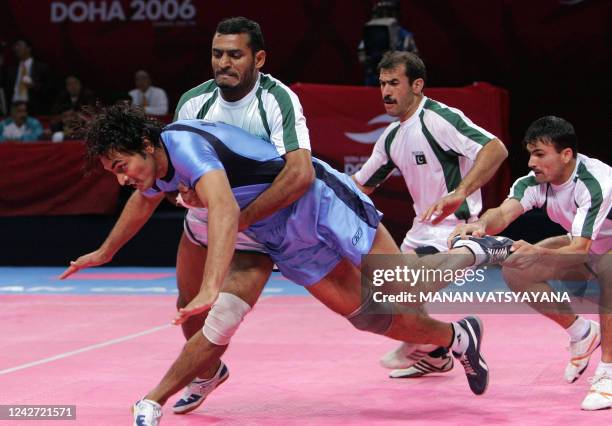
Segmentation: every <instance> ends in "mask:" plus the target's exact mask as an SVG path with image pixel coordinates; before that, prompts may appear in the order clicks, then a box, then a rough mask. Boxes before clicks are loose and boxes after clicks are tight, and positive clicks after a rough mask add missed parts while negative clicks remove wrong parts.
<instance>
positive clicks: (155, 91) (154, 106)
mask: <svg viewBox="0 0 612 426" xmlns="http://www.w3.org/2000/svg"><path fill="white" fill-rule="evenodd" d="M134 84H135V85H136V88H135V89H134V90H130V96H131V97H132V105H137V106H140V107H142V108H143V109H144V112H145V113H146V114H149V115H166V114H168V96H166V92H165V91H164V89H161V88H159V87H155V86H152V85H151V76H150V75H149V73H148V72H147V71H144V70H140V71H136V74H134Z"/></svg>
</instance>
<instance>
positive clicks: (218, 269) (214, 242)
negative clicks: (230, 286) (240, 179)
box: [202, 201, 240, 293]
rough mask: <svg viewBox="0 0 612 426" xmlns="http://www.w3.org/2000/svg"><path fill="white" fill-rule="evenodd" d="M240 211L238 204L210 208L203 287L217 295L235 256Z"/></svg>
mask: <svg viewBox="0 0 612 426" xmlns="http://www.w3.org/2000/svg"><path fill="white" fill-rule="evenodd" d="M239 214H240V209H239V207H238V205H237V204H236V202H235V201H234V202H228V203H222V204H220V203H213V204H210V205H209V206H208V254H207V256H206V263H205V265H204V276H203V280H202V286H206V287H208V289H209V290H212V291H214V292H215V293H217V292H218V291H219V289H220V288H221V284H222V283H223V279H224V278H225V275H226V273H227V270H228V268H229V265H230V262H231V260H232V257H233V254H234V245H235V243H236V234H237V232H238V217H239Z"/></svg>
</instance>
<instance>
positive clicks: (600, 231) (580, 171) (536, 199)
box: [508, 154, 612, 254]
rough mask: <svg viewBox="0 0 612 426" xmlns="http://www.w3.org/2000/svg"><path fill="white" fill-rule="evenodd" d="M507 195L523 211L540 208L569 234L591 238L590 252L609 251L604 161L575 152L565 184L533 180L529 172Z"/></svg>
mask: <svg viewBox="0 0 612 426" xmlns="http://www.w3.org/2000/svg"><path fill="white" fill-rule="evenodd" d="M508 198H514V199H516V200H518V201H519V202H520V203H521V205H522V206H523V210H524V211H529V210H531V209H532V208H542V210H544V211H545V212H546V214H547V215H548V217H549V218H550V220H552V221H553V222H556V223H558V224H559V225H561V226H562V227H563V228H564V229H565V230H566V231H567V232H569V233H570V234H571V235H572V236H575V237H583V238H588V239H590V240H593V243H592V244H591V252H592V253H596V254H602V253H606V252H607V251H609V250H612V211H611V209H612V167H610V166H608V165H607V164H605V163H603V162H601V161H599V160H597V159H594V158H589V157H587V156H586V155H582V154H578V156H577V158H576V168H575V169H574V171H573V173H572V176H571V177H570V178H569V179H568V180H567V181H566V182H565V183H563V184H561V185H553V184H552V183H537V182H536V179H535V175H534V173H533V172H531V173H529V174H528V175H527V176H523V177H522V178H519V179H517V180H516V182H514V185H512V188H511V189H510V194H509V195H508Z"/></svg>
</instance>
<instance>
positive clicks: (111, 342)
mask: <svg viewBox="0 0 612 426" xmlns="http://www.w3.org/2000/svg"><path fill="white" fill-rule="evenodd" d="M169 327H172V325H171V324H164V325H160V326H157V327H153V328H150V329H148V330H144V331H140V332H138V333H134V334H129V335H127V336H123V337H118V338H116V339H111V340H107V341H106V342H101V343H96V344H95V345H90V346H85V347H84V348H81V349H76V350H74V351H70V352H64V353H63V354H59V355H55V356H52V357H49V358H43V359H41V360H38V361H34V362H28V363H27V364H22V365H18V366H16V367H11V368H7V369H5V370H0V376H1V375H3V374H8V373H13V372H15V371H19V370H23V369H26V368H30V367H35V366H37V365H41V364H46V363H48V362H53V361H57V360H58V359H63V358H68V357H71V356H73V355H78V354H81V353H83V352H89V351H93V350H95V349H100V348H103V347H105V346H110V345H114V344H117V343H121V342H125V341H126V340H131V339H135V338H136V337H140V336H144V335H147V334H151V333H155V332H156V331H160V330H164V329H166V328H169Z"/></svg>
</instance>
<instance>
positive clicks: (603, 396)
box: [581, 372, 612, 411]
mask: <svg viewBox="0 0 612 426" xmlns="http://www.w3.org/2000/svg"><path fill="white" fill-rule="evenodd" d="M589 382H590V383H591V389H589V393H588V394H587V396H586V398H584V401H582V406H581V408H582V409H583V410H588V411H593V410H603V409H604V408H612V377H610V376H609V375H607V374H606V373H605V372H604V373H602V374H597V375H596V376H595V377H591V378H590V379H589Z"/></svg>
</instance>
